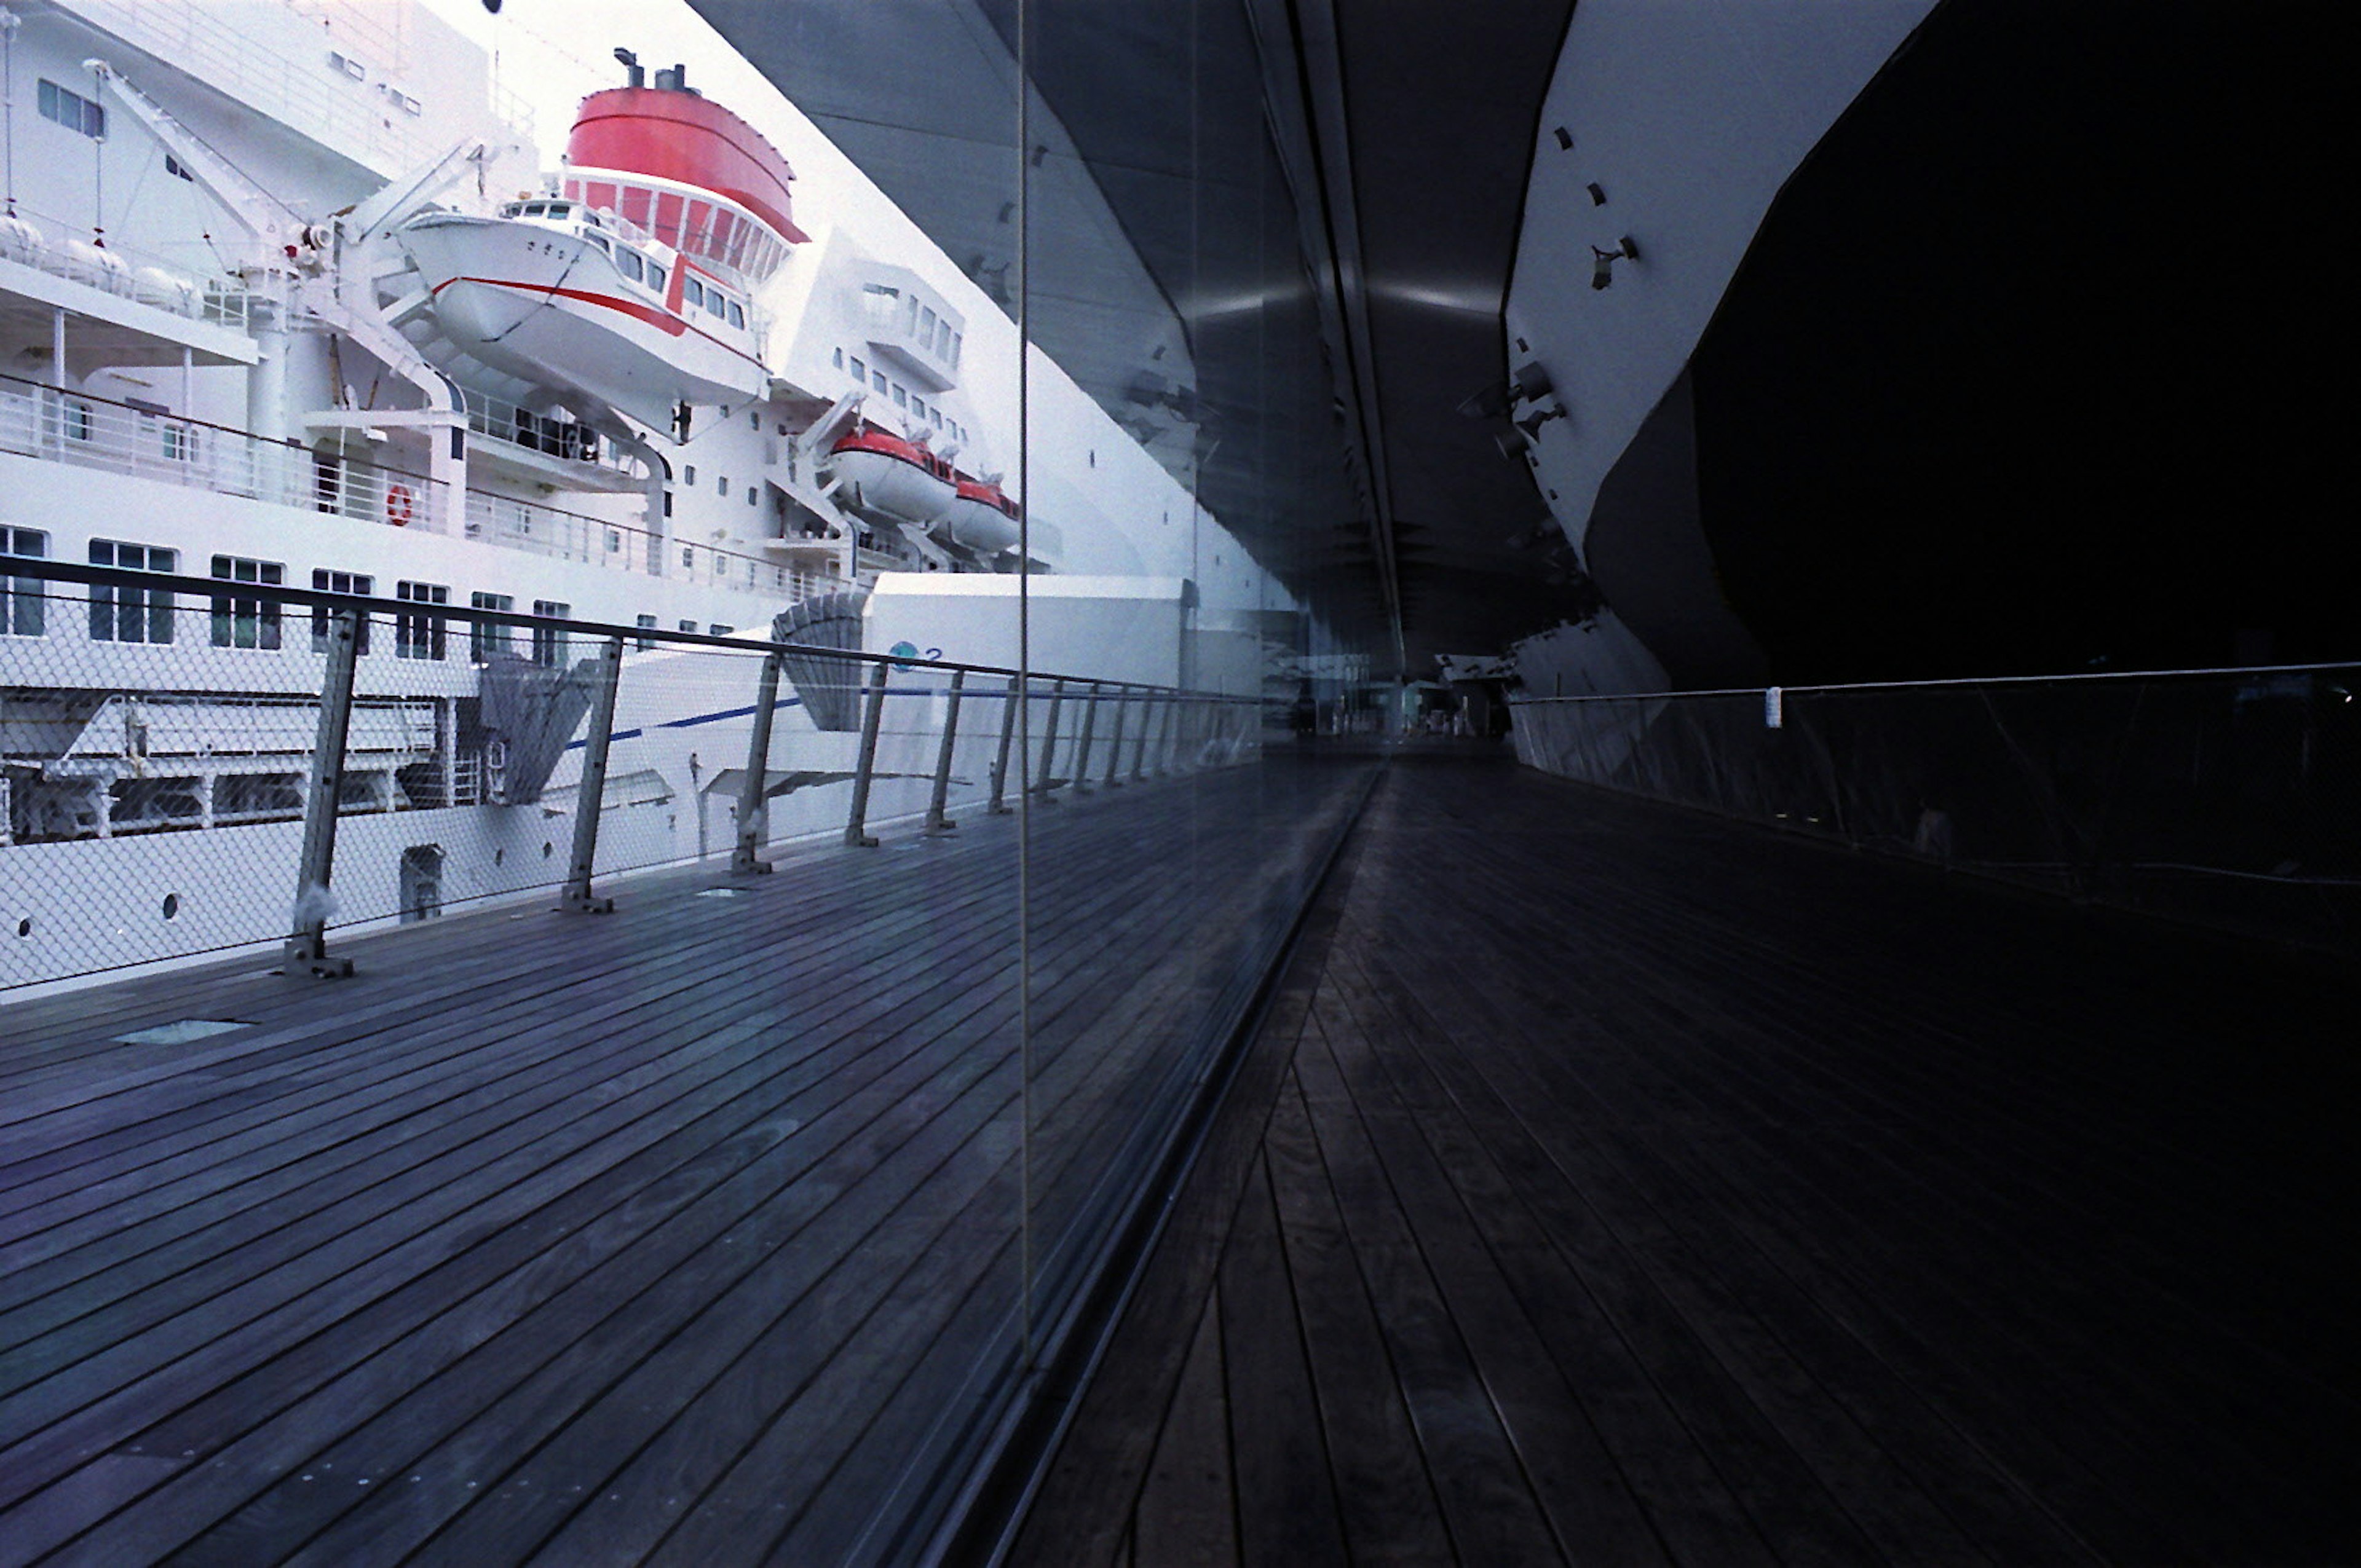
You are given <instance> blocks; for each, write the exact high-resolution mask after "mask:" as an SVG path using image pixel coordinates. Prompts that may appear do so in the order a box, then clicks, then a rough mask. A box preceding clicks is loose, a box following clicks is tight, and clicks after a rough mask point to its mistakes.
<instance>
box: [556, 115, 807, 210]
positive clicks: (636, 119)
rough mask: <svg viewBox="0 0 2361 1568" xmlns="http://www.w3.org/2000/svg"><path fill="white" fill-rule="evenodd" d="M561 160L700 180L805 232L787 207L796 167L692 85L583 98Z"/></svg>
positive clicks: (686, 180) (661, 177)
mask: <svg viewBox="0 0 2361 1568" xmlns="http://www.w3.org/2000/svg"><path fill="white" fill-rule="evenodd" d="M566 160H567V161H568V162H570V163H572V164H573V165H575V166H576V167H577V168H587V169H614V170H622V171H625V172H628V173H633V174H652V175H654V176H655V177H656V178H657V179H659V180H676V181H680V182H681V183H682V184H684V185H698V186H702V187H704V188H705V189H706V190H708V191H712V192H719V194H721V195H724V196H727V197H729V198H730V200H731V201H733V202H735V203H738V204H739V205H740V206H741V207H743V208H745V209H746V210H747V211H748V212H750V213H752V214H754V215H755V216H756V217H758V218H760V219H762V220H763V222H764V223H766V224H768V225H771V226H772V227H773V228H774V229H776V230H777V231H778V234H779V237H780V238H781V239H784V240H785V241H786V242H787V243H788V244H790V245H801V244H803V243H804V242H805V241H806V240H807V239H808V238H809V237H810V236H807V235H806V234H805V233H804V232H803V230H801V229H799V228H797V227H796V225H795V219H794V218H793V217H792V216H791V215H790V214H791V212H792V208H791V206H790V204H789V202H788V197H787V183H788V181H792V180H793V179H794V178H795V170H792V169H789V168H788V167H787V160H786V159H784V158H782V157H780V156H779V149H778V148H774V147H773V146H772V145H771V144H770V143H769V142H768V141H767V140H765V139H764V138H763V134H762V133H761V132H760V131H758V130H756V129H755V128H754V127H753V126H750V125H748V124H747V123H746V122H745V121H743V120H741V119H740V118H739V117H738V116H737V115H735V114H733V113H731V112H730V110H728V109H725V108H723V107H722V106H721V105H720V104H716V103H714V102H713V101H712V100H711V99H708V98H700V97H698V96H697V94H696V93H673V92H666V91H664V90H662V89H659V88H654V87H609V88H608V89H607V90H606V91H604V92H601V93H591V94H590V95H589V96H588V98H585V99H583V100H582V107H581V108H580V109H579V110H578V111H577V113H576V115H575V118H574V130H573V134H572V135H570V136H569V137H566Z"/></svg>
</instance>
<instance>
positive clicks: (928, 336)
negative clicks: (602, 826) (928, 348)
mask: <svg viewBox="0 0 2361 1568" xmlns="http://www.w3.org/2000/svg"><path fill="white" fill-rule="evenodd" d="M918 341H919V342H921V343H927V344H931V343H933V342H934V341H935V313H934V312H933V311H931V310H927V309H921V310H920V311H919V312H918Z"/></svg>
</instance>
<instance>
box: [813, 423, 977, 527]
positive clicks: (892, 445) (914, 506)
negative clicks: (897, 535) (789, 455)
mask: <svg viewBox="0 0 2361 1568" xmlns="http://www.w3.org/2000/svg"><path fill="white" fill-rule="evenodd" d="M829 455H830V457H831V458H832V460H833V461H834V463H835V466H836V473H837V477H839V478H840V479H841V480H842V481H843V482H844V486H845V488H847V489H849V490H851V492H852V505H853V507H854V508H855V509H856V510H865V511H878V512H884V514H885V515H886V516H888V517H890V518H893V519H895V521H902V522H916V523H921V524H932V523H934V522H937V521H940V520H941V519H942V518H943V517H945V516H946V515H947V514H948V513H949V512H950V509H951V506H952V504H953V503H954V502H955V501H957V500H958V499H959V491H958V489H957V488H956V487H955V486H954V484H953V483H952V474H951V466H950V464H948V463H946V462H944V461H943V460H942V459H941V458H939V457H938V456H936V455H934V454H933V453H931V452H929V451H928V450H927V449H926V448H925V447H923V446H921V445H919V444H917V442H915V441H905V440H903V439H902V438H901V437H900V436H898V435H889V434H887V433H885V432H884V431H882V430H879V429H876V428H875V427H873V426H872V427H869V428H866V429H862V430H857V431H854V432H853V433H851V435H848V436H846V437H844V438H843V439H842V440H840V441H839V442H838V443H837V444H835V445H834V446H832V447H830V448H829Z"/></svg>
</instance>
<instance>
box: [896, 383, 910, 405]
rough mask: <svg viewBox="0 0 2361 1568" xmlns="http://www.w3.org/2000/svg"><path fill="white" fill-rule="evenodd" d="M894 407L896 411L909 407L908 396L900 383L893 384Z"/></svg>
mask: <svg viewBox="0 0 2361 1568" xmlns="http://www.w3.org/2000/svg"><path fill="white" fill-rule="evenodd" d="M894 406H895V408H897V409H906V408H908V407H909V406H910V394H909V393H908V392H906V391H905V390H904V389H903V388H902V383H901V382H899V381H896V382H895V383H894Z"/></svg>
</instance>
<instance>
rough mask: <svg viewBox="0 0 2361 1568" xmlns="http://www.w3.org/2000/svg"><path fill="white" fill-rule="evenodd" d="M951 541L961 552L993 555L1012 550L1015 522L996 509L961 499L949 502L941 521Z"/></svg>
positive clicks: (1015, 534) (964, 498) (1015, 533)
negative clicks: (967, 551)
mask: <svg viewBox="0 0 2361 1568" xmlns="http://www.w3.org/2000/svg"><path fill="white" fill-rule="evenodd" d="M944 522H945V525H946V526H947V527H948V528H949V530H950V541H951V543H954V544H956V545H958V546H959V547H960V548H961V549H962V550H972V551H975V552H976V553H977V554H983V555H993V554H999V553H1000V552H1001V551H1003V550H1010V549H1014V548H1015V547H1016V540H1017V537H1018V535H1017V528H1016V519H1015V518H1013V517H1010V516H1009V515H1008V514H1007V513H1006V512H1005V511H1002V510H1000V509H999V508H998V507H995V506H987V505H985V504H984V503H983V502H982V501H978V500H970V499H967V498H966V497H964V496H962V497H961V498H960V499H957V500H954V501H953V502H951V505H950V512H949V513H948V514H947V515H946V517H945V519H944Z"/></svg>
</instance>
